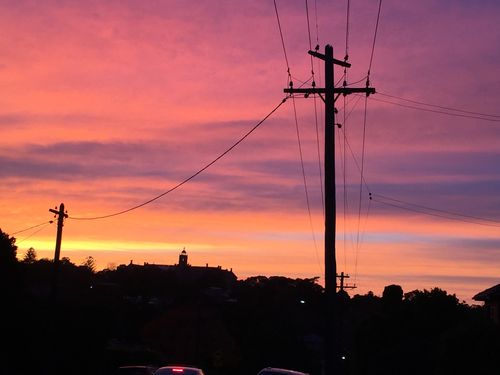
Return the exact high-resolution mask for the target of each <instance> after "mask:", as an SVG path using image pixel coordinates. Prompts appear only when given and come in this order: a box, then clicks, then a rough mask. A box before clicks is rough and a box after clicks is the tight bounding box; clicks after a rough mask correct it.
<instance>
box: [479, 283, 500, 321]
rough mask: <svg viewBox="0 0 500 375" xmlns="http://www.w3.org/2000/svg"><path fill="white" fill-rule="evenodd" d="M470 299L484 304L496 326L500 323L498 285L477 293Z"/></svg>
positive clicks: (499, 291) (499, 287)
mask: <svg viewBox="0 0 500 375" xmlns="http://www.w3.org/2000/svg"><path fill="white" fill-rule="evenodd" d="M472 299H473V300H474V301H482V302H484V306H485V307H486V308H487V309H488V311H489V314H490V317H491V319H492V320H493V321H494V322H495V323H496V324H499V323H500V284H497V285H495V286H493V287H491V288H488V289H486V290H483V291H482V292H479V293H478V294H476V295H475V296H474V297H472Z"/></svg>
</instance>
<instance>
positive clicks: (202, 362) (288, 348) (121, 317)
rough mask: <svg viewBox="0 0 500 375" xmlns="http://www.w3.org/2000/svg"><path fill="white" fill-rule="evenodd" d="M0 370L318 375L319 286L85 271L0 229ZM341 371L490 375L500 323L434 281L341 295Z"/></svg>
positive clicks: (497, 363) (133, 270) (145, 269)
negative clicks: (191, 369)
mask: <svg viewBox="0 0 500 375" xmlns="http://www.w3.org/2000/svg"><path fill="white" fill-rule="evenodd" d="M0 234H1V237H2V238H1V243H0V282H1V286H0V292H1V298H2V309H1V311H2V315H1V319H2V334H1V337H2V341H3V343H4V347H6V349H4V350H2V351H0V352H1V364H0V366H1V368H2V370H1V373H5V374H33V373H37V374H63V373H64V374H75V375H79V374H82V375H83V374H113V372H114V370H115V369H116V368H117V367H118V366H121V365H137V364H151V365H156V366H160V365H167V364H190V365H194V366H197V367H201V368H203V369H204V370H205V372H206V374H207V375H226V374H228V375H229V374H241V375H255V374H256V373H257V371H258V370H259V369H261V368H263V367H266V366H274V367H284V368H290V369H295V370H301V371H305V372H309V373H311V374H312V375H320V374H321V368H322V358H323V352H322V348H323V333H322V332H323V327H324V314H323V311H324V308H323V288H322V287H321V286H319V285H318V284H317V283H316V280H315V279H290V278H285V277H263V276H257V277H251V278H248V279H246V280H240V281H237V280H236V279H234V280H228V278H227V277H225V276H227V275H225V276H224V275H222V272H221V274H220V275H219V274H217V273H211V274H207V275H205V276H204V277H198V278H189V277H184V276H183V273H182V272H176V271H175V270H172V269H170V270H168V269H167V270H162V269H160V268H159V267H156V266H154V265H149V266H135V265H121V266H118V267H117V268H116V269H112V270H109V269H108V270H103V271H99V272H95V270H94V269H93V260H92V259H91V258H88V259H87V261H86V262H85V263H84V264H82V265H75V264H73V263H72V262H71V260H70V259H68V258H63V259H62V261H61V263H60V267H59V274H58V282H57V284H56V285H57V288H56V289H55V292H54V288H53V286H54V278H53V275H54V274H53V269H54V267H53V266H54V265H53V262H52V261H50V260H47V259H41V260H38V259H37V258H36V252H35V251H34V250H32V251H30V252H29V253H27V254H26V256H25V257H24V259H22V260H17V257H16V247H15V240H14V239H13V238H12V237H9V236H8V235H5V234H4V233H3V232H1V231H0ZM339 298H340V302H341V306H342V324H341V326H342V330H343V334H342V347H343V348H344V351H345V356H346V359H345V361H344V364H345V368H346V373H347V374H352V375H357V374H462V373H468V374H492V373H496V371H497V370H498V368H500V356H499V353H500V332H499V327H498V326H495V325H494V324H493V323H492V322H491V321H490V320H489V319H488V317H487V314H486V313H485V311H484V310H483V308H481V307H473V306H469V305H467V304H465V303H461V302H460V301H458V299H457V298H456V297H455V296H454V295H450V294H448V293H447V292H445V291H443V290H441V289H438V288H435V289H432V290H430V291H428V290H423V291H420V290H415V291H411V292H409V293H404V292H403V290H402V289H401V287H400V286H397V285H390V286H387V287H386V288H385V290H384V292H383V294H382V296H380V297H378V296H375V295H374V294H373V293H368V294H367V295H355V296H354V297H349V296H348V295H347V294H342V295H341V296H340V297H339Z"/></svg>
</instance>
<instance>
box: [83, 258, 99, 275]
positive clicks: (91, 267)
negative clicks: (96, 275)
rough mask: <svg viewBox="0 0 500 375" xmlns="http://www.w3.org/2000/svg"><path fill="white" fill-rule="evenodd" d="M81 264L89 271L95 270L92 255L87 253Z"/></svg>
mask: <svg viewBox="0 0 500 375" xmlns="http://www.w3.org/2000/svg"><path fill="white" fill-rule="evenodd" d="M82 266H83V267H86V268H88V269H89V270H90V271H91V272H95V268H96V264H95V259H94V257H93V256H91V255H89V256H88V257H87V258H85V260H84V261H83V263H82Z"/></svg>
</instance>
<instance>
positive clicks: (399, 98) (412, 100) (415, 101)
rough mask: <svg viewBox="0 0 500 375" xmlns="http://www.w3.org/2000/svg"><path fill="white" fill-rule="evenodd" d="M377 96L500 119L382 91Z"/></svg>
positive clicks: (497, 116) (499, 116)
mask: <svg viewBox="0 0 500 375" xmlns="http://www.w3.org/2000/svg"><path fill="white" fill-rule="evenodd" d="M377 94H379V95H382V96H387V97H389V98H393V99H398V100H403V101H405V102H409V103H414V104H420V105H425V106H428V107H434V108H440V109H445V110H447V111H453V112H461V113H466V114H470V115H478V116H484V117H496V118H500V115H491V114H488V113H482V112H472V111H466V110H463V109H458V108H452V107H445V106H443V105H438V104H431V103H425V102H421V101H417V100H414V99H408V98H403V97H401V96H396V95H390V94H387V93H384V92H380V91H377Z"/></svg>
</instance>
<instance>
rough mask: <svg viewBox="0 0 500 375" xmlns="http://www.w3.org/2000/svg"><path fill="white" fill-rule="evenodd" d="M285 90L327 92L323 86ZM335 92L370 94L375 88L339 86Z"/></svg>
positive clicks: (295, 92)
mask: <svg viewBox="0 0 500 375" xmlns="http://www.w3.org/2000/svg"><path fill="white" fill-rule="evenodd" d="M283 92H285V93H287V94H324V93H325V92H326V89H325V88H322V87H311V88H307V89H304V88H299V89H294V88H289V89H283ZM333 93H334V94H342V95H349V94H357V93H364V94H366V95H370V94H375V88H373V87H337V88H334V89H333Z"/></svg>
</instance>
